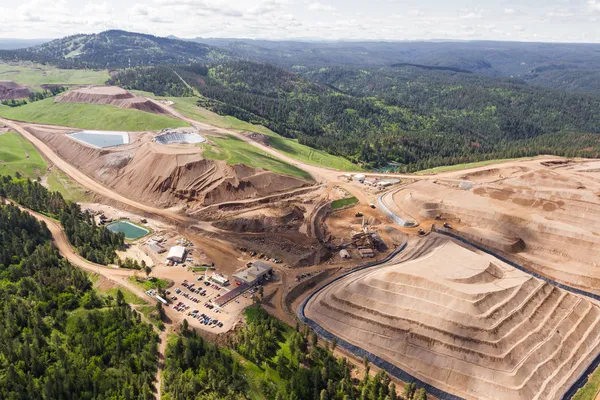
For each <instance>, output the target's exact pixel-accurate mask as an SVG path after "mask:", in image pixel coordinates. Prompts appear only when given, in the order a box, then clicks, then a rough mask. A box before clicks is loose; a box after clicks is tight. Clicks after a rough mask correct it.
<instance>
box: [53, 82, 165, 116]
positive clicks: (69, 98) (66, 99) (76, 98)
mask: <svg viewBox="0 0 600 400" xmlns="http://www.w3.org/2000/svg"><path fill="white" fill-rule="evenodd" d="M54 101H56V102H59V103H61V102H62V103H87V104H107V105H112V106H115V107H119V108H133V109H136V110H141V111H146V112H151V113H155V114H169V112H168V111H167V110H165V109H164V108H162V107H161V106H160V105H159V104H157V103H155V102H153V101H150V100H148V99H146V98H145V97H142V96H137V95H135V94H133V93H130V92H128V91H127V90H125V89H121V88H120V87H118V86H88V87H84V88H80V89H73V90H70V91H68V92H67V93H65V94H63V95H61V96H58V97H57V98H56V99H55V100H54Z"/></svg>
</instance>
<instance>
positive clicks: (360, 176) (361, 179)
mask: <svg viewBox="0 0 600 400" xmlns="http://www.w3.org/2000/svg"><path fill="white" fill-rule="evenodd" d="M366 178H367V177H366V176H365V175H363V174H356V175H354V176H353V177H352V179H354V180H355V181H357V182H360V183H363V182H364V181H365V179H366Z"/></svg>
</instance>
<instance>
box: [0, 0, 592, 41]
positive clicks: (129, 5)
mask: <svg viewBox="0 0 600 400" xmlns="http://www.w3.org/2000/svg"><path fill="white" fill-rule="evenodd" d="M525 3H527V4H525ZM599 19H600V0H526V1H516V0H451V1H448V0H319V1H301V0H235V1H234V0H146V1H139V0H102V1H86V0H21V1H14V0H10V1H9V0H0V37H4V38H57V37H62V36H66V35H70V34H75V33H95V32H100V31H103V30H107V29H124V30H130V31H136V32H143V33H150V34H154V35H159V36H167V35H176V36H179V37H186V38H191V37H198V36H200V37H240V38H262V39H328V40H331V39H347V40H356V39H369V40H373V39H382V40H414V39H471V40H475V39H476V40H481V39H494V40H526V41H559V42H565V41H569V42H600V24H599Z"/></svg>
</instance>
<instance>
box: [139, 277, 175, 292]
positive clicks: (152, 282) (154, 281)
mask: <svg viewBox="0 0 600 400" xmlns="http://www.w3.org/2000/svg"><path fill="white" fill-rule="evenodd" d="M129 280H130V281H131V282H133V283H135V284H136V285H138V286H139V287H141V288H143V289H144V290H150V289H164V288H166V287H167V286H169V281H168V280H166V279H160V278H154V277H152V276H151V277H150V278H149V279H148V280H146V278H145V277H144V278H140V280H137V279H136V277H135V276H132V277H130V278H129Z"/></svg>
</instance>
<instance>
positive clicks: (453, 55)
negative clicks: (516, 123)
mask: <svg viewBox="0 0 600 400" xmlns="http://www.w3.org/2000/svg"><path fill="white" fill-rule="evenodd" d="M193 40H194V41H196V42H198V43H203V44H208V45H211V46H217V47H220V48H223V49H226V50H228V51H230V52H231V53H232V54H235V55H236V56H237V57H238V58H243V59H248V60H254V61H261V62H268V63H271V64H275V65H279V66H282V67H285V68H289V69H293V70H295V71H299V72H302V71H305V70H307V69H308V70H309V69H314V68H320V67H330V66H350V67H361V68H364V67H382V66H389V65H392V64H418V65H424V66H429V67H434V68H443V69H454V70H464V71H470V72H474V73H478V74H484V75H488V76H503V77H518V78H521V79H524V80H526V81H527V82H531V83H535V84H538V85H543V86H548V87H553V88H563V89H566V90H569V91H583V92H593V91H595V90H597V84H596V83H595V82H593V81H592V80H591V79H590V74H592V75H594V76H597V75H598V73H600V44H582V43H524V42H495V41H461V42H451V41H441V42H436V41H425V42H418V41H416V42H298V41H268V40H248V39H202V38H197V39H193ZM557 71H559V72H558V73H557ZM590 82H591V83H592V85H591V86H590V85H589V83H590Z"/></svg>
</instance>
